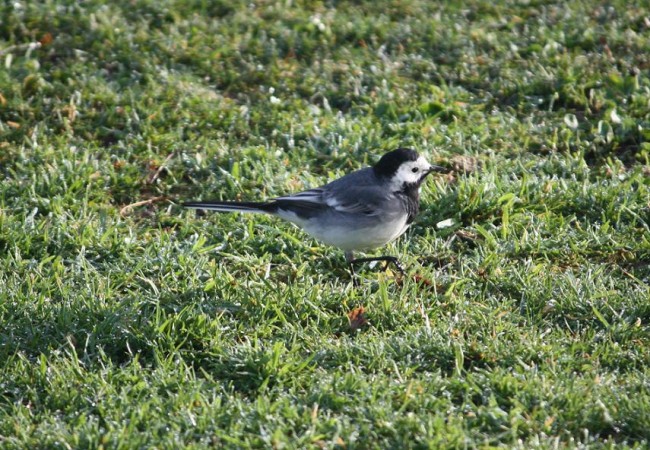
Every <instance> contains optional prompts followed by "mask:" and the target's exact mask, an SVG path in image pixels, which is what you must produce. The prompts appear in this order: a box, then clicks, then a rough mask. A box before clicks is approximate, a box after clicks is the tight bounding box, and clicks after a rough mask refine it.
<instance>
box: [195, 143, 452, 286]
mask: <svg viewBox="0 0 650 450" xmlns="http://www.w3.org/2000/svg"><path fill="white" fill-rule="evenodd" d="M434 172H441V173H445V172H447V169H445V168H444V167H441V166H437V165H433V164H430V163H429V162H428V161H427V160H426V159H425V158H424V156H421V155H419V154H418V152H417V151H415V150H413V149H410V148H397V149H395V150H392V151H390V152H388V153H386V154H384V155H383V156H382V157H381V158H380V159H379V161H378V162H377V163H375V164H374V165H373V166H370V167H366V168H363V169H359V170H356V171H354V172H351V173H349V174H347V175H344V176H342V177H341V178H338V179H336V180H334V181H332V182H330V183H327V184H325V185H323V186H320V187H317V188H314V189H308V190H306V191H302V192H298V193H295V194H290V195H287V196H283V197H276V198H272V199H270V200H268V201H262V202H256V201H242V202H240V201H191V202H185V203H183V206H184V207H185V208H192V209H203V210H212V211H218V212H242V213H263V214H270V215H273V216H277V217H280V218H282V219H284V220H286V221H289V222H291V223H293V224H295V225H297V226H298V227H299V228H302V229H303V230H304V231H305V232H306V233H307V234H309V235H310V236H312V237H314V238H316V240H318V241H320V242H322V243H324V244H327V245H330V246H333V247H336V248H339V249H341V250H343V251H344V254H345V260H346V262H347V264H348V267H349V269H350V273H351V275H352V279H353V282H354V283H355V285H356V284H357V281H356V274H355V270H354V267H355V265H356V264H358V263H363V262H371V261H383V262H385V263H386V264H385V267H384V269H386V268H387V267H388V266H389V265H390V264H393V265H394V266H395V267H396V268H397V269H398V270H399V271H400V272H401V273H402V274H404V268H403V267H402V265H401V264H400V262H399V261H398V259H397V258H396V257H394V256H378V257H369V258H355V257H354V252H356V251H361V252H366V251H369V250H373V249H376V248H378V247H382V246H384V245H386V244H388V243H389V242H391V241H393V240H395V239H396V238H398V237H399V236H401V235H402V234H404V232H405V231H406V230H407V229H408V228H409V226H410V225H411V224H412V223H413V221H414V219H415V217H416V215H417V214H418V212H419V209H420V189H421V186H422V183H423V182H424V180H425V179H426V177H427V176H428V175H429V174H431V173H434Z"/></svg>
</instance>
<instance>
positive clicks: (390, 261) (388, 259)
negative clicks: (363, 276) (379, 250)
mask: <svg viewBox="0 0 650 450" xmlns="http://www.w3.org/2000/svg"><path fill="white" fill-rule="evenodd" d="M349 253H350V256H352V252H349ZM345 259H346V260H347V262H348V264H349V265H350V268H351V270H352V273H353V274H354V269H353V265H354V264H357V263H364V262H373V261H385V262H386V265H385V266H384V271H385V270H386V269H388V266H389V265H390V264H393V265H394V266H395V268H396V269H397V271H398V272H399V273H400V274H401V275H402V276H404V275H406V270H404V266H402V264H401V263H400V262H399V260H398V259H397V258H396V257H395V256H375V257H372V258H356V259H354V258H351V259H348V253H347V252H346V257H345Z"/></svg>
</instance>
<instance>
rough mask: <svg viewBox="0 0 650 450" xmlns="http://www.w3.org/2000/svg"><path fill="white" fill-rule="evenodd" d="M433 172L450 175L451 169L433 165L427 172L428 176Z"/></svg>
mask: <svg viewBox="0 0 650 450" xmlns="http://www.w3.org/2000/svg"><path fill="white" fill-rule="evenodd" d="M433 172H439V173H449V169H447V168H445V167H442V166H436V165H433V164H431V165H430V166H429V169H428V170H427V175H429V174H430V173H433Z"/></svg>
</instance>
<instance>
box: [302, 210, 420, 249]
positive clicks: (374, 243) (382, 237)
mask: <svg viewBox="0 0 650 450" xmlns="http://www.w3.org/2000/svg"><path fill="white" fill-rule="evenodd" d="M406 219H407V218H406V217H405V216H404V217H402V218H399V219H397V220H393V221H390V222H383V223H381V224H378V225H375V226H372V227H362V228H356V229H351V228H349V227H346V226H331V225H330V226H328V227H326V228H321V227H318V226H314V225H313V224H311V226H310V224H309V223H303V224H301V225H302V228H303V229H304V230H305V232H307V233H308V234H310V235H311V236H313V237H315V238H316V239H318V240H319V241H321V242H323V243H325V244H327V245H331V246H334V247H338V248H340V249H342V250H347V251H352V250H370V249H373V248H377V247H381V246H383V245H386V244H387V243H389V242H391V241H392V240H394V239H396V238H397V237H399V236H400V235H402V233H404V232H405V231H406V230H407V229H408V227H409V225H408V224H407V223H406Z"/></svg>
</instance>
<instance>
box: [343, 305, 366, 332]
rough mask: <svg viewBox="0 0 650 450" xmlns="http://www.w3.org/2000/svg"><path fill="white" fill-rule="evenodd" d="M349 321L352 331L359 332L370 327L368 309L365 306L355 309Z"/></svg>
mask: <svg viewBox="0 0 650 450" xmlns="http://www.w3.org/2000/svg"><path fill="white" fill-rule="evenodd" d="M348 321H349V322H350V331H353V332H354V331H357V330H359V329H360V328H363V327H365V326H367V325H368V318H367V317H366V309H365V308H364V307H363V306H359V307H358V308H354V309H353V310H352V311H350V312H349V313H348Z"/></svg>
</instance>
